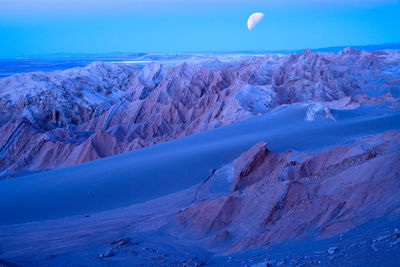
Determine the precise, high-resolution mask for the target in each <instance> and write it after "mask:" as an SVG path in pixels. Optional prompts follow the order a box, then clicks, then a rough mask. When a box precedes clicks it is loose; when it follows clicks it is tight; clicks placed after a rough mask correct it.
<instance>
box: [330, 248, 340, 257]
mask: <svg viewBox="0 0 400 267" xmlns="http://www.w3.org/2000/svg"><path fill="white" fill-rule="evenodd" d="M338 250H339V249H338V248H337V247H330V248H329V249H328V254H329V255H333V254H335V253H336V252H337V251H338Z"/></svg>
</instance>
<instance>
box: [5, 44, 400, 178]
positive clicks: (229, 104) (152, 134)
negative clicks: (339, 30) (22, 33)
mask: <svg viewBox="0 0 400 267" xmlns="http://www.w3.org/2000/svg"><path fill="white" fill-rule="evenodd" d="M399 84H400V53H399V52H398V51H397V50H387V51H378V52H365V51H358V50H354V49H351V48H347V49H345V50H343V51H341V52H340V53H338V54H334V53H313V52H312V51H310V50H305V51H303V52H302V53H299V54H290V55H283V56H278V55H274V54H269V55H265V56H263V57H247V58H245V59H241V60H235V61H232V62H219V61H209V62H204V63H196V64H190V63H183V64H180V65H168V64H167V65H161V64H159V63H150V64H148V65H146V66H145V67H144V68H143V69H139V68H137V67H135V66H133V65H128V64H115V63H100V62H99V63H92V64H91V65H89V66H87V67H85V68H73V69H69V70H65V71H55V72H36V73H29V74H20V75H14V76H10V77H6V78H2V79H0V177H2V178H11V177H15V176H21V175H25V174H29V173H31V172H37V171H41V170H47V169H54V168H60V167H65V166H71V165H75V164H78V163H82V162H86V161H91V160H95V159H98V158H104V157H108V156H111V155H115V154H119V153H123V152H127V151H131V150H135V149H139V148H142V147H146V146H149V145H153V144H157V143H160V142H164V141H168V140H172V139H176V138H179V137H182V136H187V135H191V134H193V133H197V132H201V131H206V130H209V129H212V128H216V127H220V126H223V125H226V124H230V123H234V122H237V121H241V120H243V119H246V118H248V117H251V116H255V115H258V114H262V113H267V112H269V111H271V110H272V109H274V108H276V107H278V106H280V105H283V104H290V103H297V102H317V103H319V104H320V105H321V106H322V107H323V108H324V109H326V110H329V109H330V108H336V109H346V108H354V107H357V106H358V105H360V104H367V103H387V104H388V105H398V102H399V101H398V97H399V95H400V90H399ZM310 119H312V116H311V117H310Z"/></svg>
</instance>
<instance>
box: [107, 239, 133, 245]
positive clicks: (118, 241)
mask: <svg viewBox="0 0 400 267" xmlns="http://www.w3.org/2000/svg"><path fill="white" fill-rule="evenodd" d="M129 241H130V239H129V238H121V239H115V240H111V241H109V242H108V244H110V245H115V246H125V245H127V244H128V243H129Z"/></svg>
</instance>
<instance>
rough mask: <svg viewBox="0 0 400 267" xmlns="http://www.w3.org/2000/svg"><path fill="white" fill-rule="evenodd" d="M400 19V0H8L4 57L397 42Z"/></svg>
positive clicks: (0, 11) (0, 15)
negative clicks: (252, 20)
mask: <svg viewBox="0 0 400 267" xmlns="http://www.w3.org/2000/svg"><path fill="white" fill-rule="evenodd" d="M257 11H258V12H263V13H264V14H265V17H264V19H263V20H262V21H261V22H260V24H259V25H257V26H256V28H255V29H254V30H253V31H249V30H248V29H247V27H246V22H247V18H248V16H249V15H250V14H252V13H253V12H257ZM399 17H400V3H399V1H396V0H353V1H352V0H347V1H345V0H303V1H302V0H297V1H295V0H263V1H261V0H247V1H245V0H231V1H228V0H220V1H218V0H214V1H212V0H171V1H167V0H163V1H161V0H1V5H0V57H3V58H4V57H19V56H28V55H37V54H43V55H45V54H52V53H112V52H167V53H168V52H198V51H238V50H283V49H301V48H318V47H327V46H339V45H366V44H380V43H392V42H400V30H398V29H400V18H399Z"/></svg>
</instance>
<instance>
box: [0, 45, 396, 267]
mask: <svg viewBox="0 0 400 267" xmlns="http://www.w3.org/2000/svg"><path fill="white" fill-rule="evenodd" d="M399 97H400V51H397V50H386V51H375V52H365V51H357V50H354V49H351V48H347V49H345V50H343V51H341V52H340V53H338V54H334V53H313V52H312V51H310V50H305V51H303V52H302V53H299V54H290V55H274V54H269V55H265V56H249V57H243V58H241V59H235V60H232V61H228V62H219V61H217V60H215V61H207V62H200V63H199V62H197V63H194V62H193V63H183V64H164V65H161V64H158V63H154V62H153V63H150V64H147V65H146V66H145V67H144V68H138V67H135V66H134V65H129V64H115V63H101V62H97V63H93V64H91V65H89V66H87V67H84V68H73V69H69V70H65V71H55V72H36V73H28V74H20V75H14V76H10V77H6V78H2V79H0V107H1V109H0V112H1V113H0V171H1V174H0V175H1V176H0V177H1V178H2V179H1V180H0V266H1V267H3V266H5V267H11V266H71V267H72V266H74V267H75V266H254V267H262V266H268V267H269V266H318V265H319V266H400V261H399V259H400V230H399V229H400V194H399V192H400V164H399V162H400V100H399ZM167 141H168V142H167ZM116 154H119V155H116ZM113 155H114V156H113ZM78 163H82V164H78ZM61 167H66V168H61ZM49 169H53V170H49ZM45 170H48V171H45ZM28 174H30V175H28ZM12 177H18V178H16V179H7V178H12Z"/></svg>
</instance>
